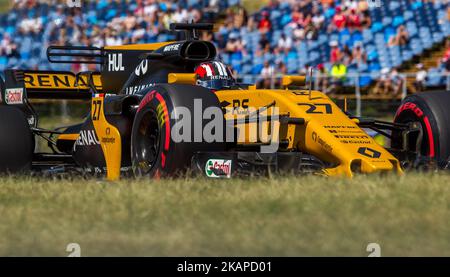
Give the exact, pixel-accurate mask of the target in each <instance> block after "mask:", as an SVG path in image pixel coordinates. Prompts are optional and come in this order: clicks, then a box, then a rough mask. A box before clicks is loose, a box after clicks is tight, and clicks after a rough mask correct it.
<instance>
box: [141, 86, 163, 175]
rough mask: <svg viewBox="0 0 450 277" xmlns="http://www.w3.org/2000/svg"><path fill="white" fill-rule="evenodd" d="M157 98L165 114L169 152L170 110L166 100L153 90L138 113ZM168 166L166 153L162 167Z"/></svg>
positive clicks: (146, 96) (143, 101) (142, 102)
mask: <svg viewBox="0 0 450 277" xmlns="http://www.w3.org/2000/svg"><path fill="white" fill-rule="evenodd" d="M154 98H156V99H157V100H158V101H159V103H160V104H161V106H162V108H163V112H164V125H165V128H166V133H165V137H164V142H165V143H164V150H165V151H169V146H170V119H169V110H168V109H167V104H166V101H165V100H164V98H163V97H162V95H161V94H159V93H158V92H157V91H156V90H152V91H151V92H149V93H147V95H145V97H144V99H142V101H141V104H139V107H138V110H137V111H138V112H139V111H140V110H142V108H143V107H145V105H147V104H148V103H150V101H151V100H152V99H154ZM165 165H166V155H165V154H164V153H161V166H162V167H163V168H164V167H165Z"/></svg>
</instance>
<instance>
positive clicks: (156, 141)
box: [135, 110, 160, 175]
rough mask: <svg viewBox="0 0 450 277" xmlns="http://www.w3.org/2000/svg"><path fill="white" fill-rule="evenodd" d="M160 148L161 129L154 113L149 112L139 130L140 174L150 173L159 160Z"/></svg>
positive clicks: (137, 140)
mask: <svg viewBox="0 0 450 277" xmlns="http://www.w3.org/2000/svg"><path fill="white" fill-rule="evenodd" d="M159 148H160V127H159V124H158V118H157V115H156V113H155V112H154V111H152V110H149V111H147V112H146V113H145V114H144V115H143V116H142V119H141V121H140V123H139V126H138V129H137V139H136V150H135V155H136V161H137V168H138V170H139V173H140V174H143V175H145V174H147V173H149V172H150V171H151V170H152V168H153V167H154V166H155V164H156V162H157V160H158V154H159Z"/></svg>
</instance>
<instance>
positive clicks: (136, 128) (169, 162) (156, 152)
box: [131, 84, 225, 177]
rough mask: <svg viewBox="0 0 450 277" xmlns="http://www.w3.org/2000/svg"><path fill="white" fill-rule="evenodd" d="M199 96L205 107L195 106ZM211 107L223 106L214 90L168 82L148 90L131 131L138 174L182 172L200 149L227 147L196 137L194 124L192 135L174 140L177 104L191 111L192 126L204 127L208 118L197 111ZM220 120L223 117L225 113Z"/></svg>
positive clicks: (177, 174) (151, 175)
mask: <svg viewBox="0 0 450 277" xmlns="http://www.w3.org/2000/svg"><path fill="white" fill-rule="evenodd" d="M199 100H201V107H200V108H199V106H196V110H195V109H194V101H199ZM198 103H199V102H197V104H198ZM208 107H217V109H220V103H219V100H218V98H217V96H216V95H215V94H214V93H213V92H211V91H210V90H208V89H205V88H202V87H198V86H191V85H181V84H167V85H166V84H164V85H157V86H155V87H152V88H151V89H150V90H149V91H148V92H146V93H145V95H144V97H143V98H142V100H141V102H140V104H139V106H138V109H137V111H136V115H135V118H134V122H133V128H132V132H131V160H132V166H133V171H134V174H135V176H137V177H140V176H150V177H161V176H171V177H173V176H179V175H180V174H182V173H184V172H185V171H186V170H187V169H189V168H190V166H191V160H192V157H193V156H194V154H195V153H196V152H200V151H224V150H225V143H224V142H221V141H215V142H211V143H205V142H203V141H198V140H195V139H194V127H192V132H191V137H190V139H186V140H183V141H180V140H179V139H175V140H174V138H173V136H172V134H171V133H172V128H174V126H175V124H176V123H177V119H179V118H178V117H177V116H173V114H174V110H176V108H182V109H184V111H189V113H190V121H189V123H190V124H191V126H194V125H195V124H200V125H197V127H198V126H200V127H201V130H203V127H204V126H205V124H206V123H207V122H208V121H207V120H205V119H203V118H202V117H200V118H198V117H196V116H194V114H195V113H197V114H200V115H202V114H203V112H204V111H205V109H206V108H208ZM176 113H177V112H175V114H176ZM183 116H184V115H183ZM194 120H196V121H197V122H194ZM220 120H223V114H221V118H220ZM183 128H184V127H183Z"/></svg>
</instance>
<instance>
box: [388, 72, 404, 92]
mask: <svg viewBox="0 0 450 277" xmlns="http://www.w3.org/2000/svg"><path fill="white" fill-rule="evenodd" d="M390 75H391V76H390V78H391V81H392V90H393V94H392V96H393V97H397V96H399V95H400V94H401V90H402V86H403V77H402V76H400V74H398V71H397V68H395V67H393V68H392V69H391V72H390Z"/></svg>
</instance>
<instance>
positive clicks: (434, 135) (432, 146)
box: [392, 91, 450, 166]
mask: <svg viewBox="0 0 450 277" xmlns="http://www.w3.org/2000/svg"><path fill="white" fill-rule="evenodd" d="M449 107H450V91H449V92H447V91H438V92H424V93H419V94H414V95H410V96H408V97H406V98H405V99H404V100H403V101H402V104H401V105H400V107H399V108H398V110H397V113H396V115H395V119H394V122H395V123H416V125H417V126H418V127H419V128H421V130H422V132H421V133H422V134H423V135H422V139H421V141H422V143H420V145H419V146H418V147H419V148H420V155H421V156H422V157H425V158H427V159H428V160H434V161H436V162H437V163H438V164H439V165H441V166H442V165H444V164H446V163H447V161H448V160H449V157H450V109H449ZM400 137H401V136H400V135H399V134H398V133H397V134H396V133H395V132H394V133H393V141H392V144H393V147H399V146H400V145H401V138H400Z"/></svg>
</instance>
